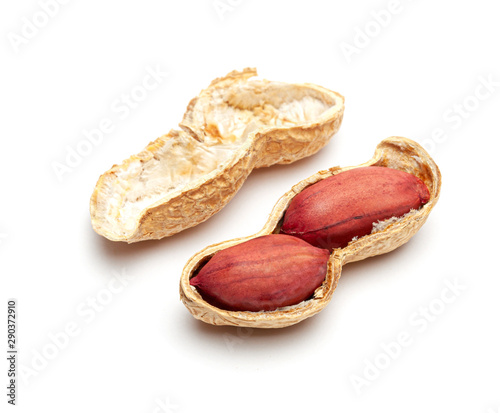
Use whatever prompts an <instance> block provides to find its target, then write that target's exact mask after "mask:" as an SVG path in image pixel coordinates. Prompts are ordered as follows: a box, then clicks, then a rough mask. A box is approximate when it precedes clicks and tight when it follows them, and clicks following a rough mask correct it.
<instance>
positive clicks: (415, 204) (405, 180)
mask: <svg viewBox="0 0 500 413" xmlns="http://www.w3.org/2000/svg"><path fill="white" fill-rule="evenodd" d="M429 197H430V195H429V190H428V188H427V187H426V185H425V184H424V183H423V182H422V181H421V180H420V179H419V178H418V177H416V176H414V175H412V174H409V173H407V172H403V171H399V170H396V169H391V168H387V167H379V166H370V167H361V168H355V169H350V170H348V171H345V172H341V173H339V174H337V175H334V176H332V177H329V178H326V179H324V180H322V181H319V182H318V183H316V184H314V185H311V186H310V187H308V188H306V189H304V190H303V191H302V192H300V193H299V194H298V195H297V196H296V197H294V199H293V200H292V202H291V203H290V206H289V207H288V209H287V211H286V213H285V217H284V221H283V225H282V228H281V233H283V234H288V235H293V236H296V237H298V238H301V239H303V240H305V241H307V242H309V243H310V244H311V245H314V246H316V247H318V248H326V249H328V250H330V251H332V250H333V249H334V248H343V247H345V246H347V244H348V243H349V242H350V241H351V240H352V239H353V238H354V237H362V236H364V235H368V234H370V232H371V231H372V228H373V223H376V222H377V221H382V220H385V219H388V218H391V217H400V216H402V215H404V214H406V213H407V212H409V211H410V210H412V209H418V208H420V206H422V205H423V204H425V203H427V202H428V201H429Z"/></svg>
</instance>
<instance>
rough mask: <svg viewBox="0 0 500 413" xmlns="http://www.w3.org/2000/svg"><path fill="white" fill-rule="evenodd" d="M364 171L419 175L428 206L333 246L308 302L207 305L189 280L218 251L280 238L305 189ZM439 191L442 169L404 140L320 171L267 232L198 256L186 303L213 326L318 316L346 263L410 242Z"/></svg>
mask: <svg viewBox="0 0 500 413" xmlns="http://www.w3.org/2000/svg"><path fill="white" fill-rule="evenodd" d="M361 167H385V168H391V169H396V170H398V171H403V172H407V173H409V174H412V175H414V176H415V177H417V178H419V180H421V181H422V182H423V183H424V184H425V186H426V187H427V189H428V193H427V192H426V195H425V203H423V205H421V206H417V207H416V209H411V210H410V211H409V212H407V213H405V214H404V215H402V216H398V217H391V218H388V219H385V220H382V221H377V222H374V223H373V224H374V225H373V229H372V231H371V233H369V234H367V235H363V236H360V237H353V239H352V240H351V241H350V242H348V243H347V245H346V246H342V247H340V248H333V250H332V252H331V254H330V257H329V260H328V265H327V270H326V277H325V279H324V281H323V283H322V284H321V285H320V286H319V287H318V288H316V290H315V291H314V293H313V294H312V295H311V296H310V297H309V298H308V299H306V300H304V301H302V302H299V303H298V304H294V305H290V306H287V307H282V308H277V309H275V310H272V311H230V310H227V309H222V308H218V307H217V306H216V305H213V304H210V303H209V302H207V301H205V300H204V299H203V297H202V295H201V294H200V292H199V291H198V290H197V288H196V286H195V285H196V283H191V282H190V280H191V279H192V278H193V277H196V276H197V274H198V273H199V272H200V271H201V269H202V268H203V267H204V266H205V264H206V263H207V262H209V261H210V259H211V258H212V257H213V256H214V255H215V254H216V253H217V252H218V251H222V250H225V249H227V248H229V247H232V246H235V245H238V244H241V243H242V242H246V241H249V240H252V239H255V238H258V237H262V236H266V235H269V234H279V233H280V232H281V226H282V224H283V219H284V217H285V214H286V211H287V209H288V207H289V206H290V204H291V203H292V200H293V199H294V198H295V197H296V195H298V194H300V193H301V192H302V191H304V190H305V189H306V188H308V187H311V186H312V185H314V184H316V183H318V182H320V181H324V180H325V179H327V178H330V177H332V176H334V175H337V174H339V173H341V172H344V171H348V170H352V169H355V168H361ZM440 189H441V174H440V172H439V168H438V167H437V165H436V164H435V163H434V161H433V160H432V158H431V157H430V156H429V154H428V153H427V152H426V151H425V150H424V149H423V148H422V147H421V146H420V145H419V144H417V143H416V142H414V141H411V140H409V139H405V138H400V137H391V138H388V139H385V140H383V141H382V142H381V143H379V145H378V146H377V148H376V150H375V154H374V156H373V158H372V159H371V160H369V161H368V162H366V163H364V164H361V165H358V166H355V167H346V168H340V167H335V168H331V169H329V170H326V171H320V172H318V173H317V174H315V175H313V176H311V177H309V178H307V179H304V180H303V181H301V182H299V183H298V184H297V185H295V186H294V187H293V188H292V189H291V190H290V191H289V192H287V193H286V194H285V195H283V196H282V197H281V198H280V199H279V201H278V202H277V203H276V205H275V206H274V208H273V211H272V212H271V214H270V217H269V219H268V221H267V223H266V224H265V225H264V228H262V230H261V231H259V232H258V233H257V234H254V235H251V236H249V237H245V238H237V239H234V240H230V241H225V242H222V243H219V244H215V245H211V246H209V247H207V248H205V249H204V250H202V251H200V252H199V253H197V254H196V255H194V256H193V257H192V258H191V259H190V260H189V261H188V262H187V264H186V266H185V267H184V270H183V272H182V276H181V280H180V295H181V300H182V302H183V303H184V305H185V306H186V307H187V309H188V310H189V311H190V312H191V314H192V315H193V316H194V317H195V318H197V319H199V320H202V321H204V322H206V323H209V324H214V325H233V326H241V327H259V328H279V327H287V326H290V325H293V324H296V323H298V322H300V321H302V320H305V319H306V318H308V317H311V316H313V315H314V314H316V313H318V312H319V311H321V310H322V309H323V308H324V307H325V306H326V305H327V304H328V303H329V302H330V300H331V298H332V294H333V291H334V290H335V288H336V286H337V283H338V281H339V279H340V274H341V271H342V266H343V265H344V264H346V263H349V262H353V261H359V260H363V259H365V258H368V257H372V256H376V255H380V254H384V253H387V252H390V251H392V250H394V249H396V248H398V247H399V246H401V245H403V244H404V243H406V242H407V241H409V240H410V238H411V237H412V236H413V235H415V234H416V233H417V231H418V230H419V229H420V228H421V227H422V225H423V224H424V222H425V221H426V219H427V217H428V215H429V213H430V212H431V210H432V208H433V207H434V205H435V204H436V202H437V201H438V198H439V193H440ZM412 208H413V207H412ZM355 218H357V217H355ZM191 284H195V285H191Z"/></svg>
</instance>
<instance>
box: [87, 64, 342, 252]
mask: <svg viewBox="0 0 500 413" xmlns="http://www.w3.org/2000/svg"><path fill="white" fill-rule="evenodd" d="M256 75H257V72H256V70H255V69H245V70H243V71H241V72H237V71H234V72H231V73H229V74H228V75H227V76H225V77H223V78H220V79H216V80H214V81H213V82H212V83H211V84H210V86H209V87H208V88H207V89H205V90H203V91H202V92H201V93H200V95H199V96H198V97H196V98H194V99H193V100H192V101H191V102H190V103H189V105H188V108H187V111H186V113H185V114H184V118H183V120H182V122H181V123H180V125H179V126H180V128H181V130H171V131H170V132H169V133H168V134H166V135H164V136H162V137H160V138H158V139H157V140H155V141H154V142H152V143H150V144H149V145H148V146H147V147H146V148H145V149H144V150H143V151H142V152H140V153H139V154H137V155H134V156H132V157H130V158H129V159H127V160H125V161H124V162H122V163H121V164H120V165H115V166H113V167H112V168H111V169H110V170H109V171H107V172H105V173H104V174H103V175H101V177H100V178H99V180H98V182H97V185H96V187H95V189H94V192H93V194H92V197H91V200H90V215H91V219H92V225H93V227H94V230H95V231H96V232H97V233H99V234H101V235H103V236H104V237H106V238H108V239H110V240H113V241H125V242H129V243H131V242H136V241H143V240H147V239H160V238H163V237H167V236H170V235H173V234H176V233H177V232H180V231H182V230H184V229H186V228H190V227H192V226H195V225H197V224H199V223H201V222H203V221H205V220H206V219H208V218H210V217H211V216H212V215H213V214H215V213H216V212H218V211H219V210H220V209H221V208H222V207H224V205H226V204H227V203H228V202H229V201H230V200H231V198H232V197H233V196H234V195H235V194H236V192H237V191H238V189H239V188H240V187H241V185H242V184H243V182H244V181H245V179H246V178H247V176H248V175H249V174H250V172H251V171H252V170H253V169H254V168H260V167H264V166H270V165H273V164H286V163H291V162H294V161H296V160H298V159H301V158H304V157H306V156H309V155H312V154H314V153H315V152H317V151H318V150H319V149H321V148H322V147H323V146H324V145H325V144H326V143H327V142H328V140H329V139H330V138H331V137H332V136H333V135H334V134H335V133H336V132H337V130H338V129H339V127H340V124H341V122H342V116H343V113H344V98H343V97H342V96H341V95H340V94H338V93H336V92H332V91H331V90H328V89H325V88H323V87H321V86H316V85H312V84H288V83H282V82H271V81H267V80H258V79H252V77H254V76H256Z"/></svg>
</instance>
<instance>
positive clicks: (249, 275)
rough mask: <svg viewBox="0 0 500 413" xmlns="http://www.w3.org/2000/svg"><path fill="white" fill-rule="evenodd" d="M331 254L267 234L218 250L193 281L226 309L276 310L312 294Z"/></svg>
mask: <svg viewBox="0 0 500 413" xmlns="http://www.w3.org/2000/svg"><path fill="white" fill-rule="evenodd" d="M329 256H330V253H329V252H328V251H327V250H324V249H320V248H316V247H313V246H311V245H309V244H308V243H307V242H305V241H302V240H300V239H298V238H296V237H291V236H288V235H281V234H272V235H265V236H262V237H258V238H254V239H252V240H250V241H246V242H243V243H241V244H238V245H235V246H232V247H229V248H227V249H225V250H221V251H218V252H217V253H216V254H215V255H214V256H213V257H212V258H211V259H210V260H209V261H208V262H207V263H206V264H205V266H203V267H202V269H201V270H200V271H199V273H198V274H197V275H196V276H195V277H193V278H191V280H190V284H191V285H192V286H194V287H196V289H197V290H198V291H199V292H200V294H201V295H202V297H203V299H204V300H205V301H207V302H208V303H210V304H212V305H214V306H216V307H218V308H221V309H225V310H232V311H272V310H275V309H277V308H279V307H285V306H290V305H294V304H298V303H300V302H302V301H304V300H306V299H308V298H309V297H311V296H312V295H313V293H314V290H315V289H316V288H318V287H319V286H320V285H321V284H322V282H323V280H324V279H325V276H326V271H327V263H328V259H329Z"/></svg>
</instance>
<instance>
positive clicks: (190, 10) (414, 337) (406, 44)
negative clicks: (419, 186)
mask: <svg viewBox="0 0 500 413" xmlns="http://www.w3.org/2000/svg"><path fill="white" fill-rule="evenodd" d="M224 5H226V8H223V6H224ZM495 6H497V4H496V2H494V1H487V0H476V1H462V2H457V1H452V0H445V1H432V0H418V1H417V0H414V1H410V0H400V2H399V3H398V2H397V1H396V3H394V0H393V2H390V1H388V0H380V1H342V2H341V1H313V0H308V1H307V2H306V1H290V0H288V1H284V0H283V1H264V0H259V1H256V0H240V1H237V0H232V1H231V0H221V1H219V2H213V1H212V0H206V1H172V0H143V1H140V2H139V1H135V2H132V1H118V0H107V1H97V0H87V1H76V0H73V1H68V2H67V4H65V5H60V6H59V10H56V11H54V9H53V10H52V12H51V13H52V14H53V16H51V17H48V18H44V15H43V13H45V12H43V8H42V7H41V6H40V3H39V2H37V1H34V0H23V1H16V2H3V3H2V6H1V10H0V22H1V30H2V34H3V41H2V42H0V53H1V56H2V57H1V59H2V61H1V62H2V63H1V66H0V71H1V76H0V90H1V92H0V93H1V114H2V115H1V116H2V120H1V123H0V136H1V138H0V154H1V162H0V177H1V178H0V179H1V202H0V212H1V214H0V260H1V267H0V268H1V279H0V283H1V284H0V285H1V294H0V296H1V304H0V311H1V312H3V314H4V315H2V316H1V319H2V323H1V326H2V329H1V334H0V336H1V343H2V344H1V346H0V347H1V348H2V352H3V354H2V359H3V360H5V358H6V357H7V355H6V352H5V349H6V345H7V333H6V322H5V321H6V311H7V310H6V308H7V299H9V298H15V299H17V300H18V319H17V321H18V346H19V354H18V356H19V364H18V374H19V376H18V395H17V403H18V406H17V407H16V409H17V411H19V412H39V411H51V412H74V413H76V412H108V411H110V412H111V411H112V412H134V413H142V412H143V413H148V412H172V411H175V412H200V411H207V412H255V411H269V412H276V411H280V412H299V411H332V412H333V411H341V412H372V411H384V412H401V411H404V412H422V411H428V412H451V411H452V412H456V413H462V412H463V413H465V412H467V413H493V412H494V413H497V412H499V411H500V410H499V409H500V392H499V389H500V376H499V371H500V356H499V351H498V349H499V348H500V336H499V320H498V318H499V314H500V300H499V298H498V297H499V293H498V291H499V289H500V277H499V275H500V274H499V271H498V260H497V258H498V256H499V254H498V251H497V250H498V233H499V232H500V226H499V220H498V214H499V212H498V195H497V194H498V175H499V174H498V161H497V160H498V156H499V153H500V145H499V143H498V142H499V137H500V136H499V134H500V127H499V122H498V119H499V109H500V58H499V56H500V55H499V39H500V26H499V24H498V15H499V10H498V8H496V7H495ZM389 9H390V10H391V11H390V12H389V11H388V10H389ZM384 11H385V12H384ZM388 13H389V14H388ZM46 16H47V15H45V17H46ZM381 16H382V17H381ZM382 18H384V19H385V20H383V25H382V24H381V23H380V22H379V21H382V20H381V19H382ZM37 19H38V20H37ZM34 20H35V22H36V24H37V25H39V26H42V25H43V26H44V27H40V28H38V29H37V28H36V27H35V30H37V31H36V32H35V33H34V34H33V31H32V32H30V31H29V29H27V28H26V27H25V26H27V25H29V24H30V23H29V22H33V21H34ZM27 22H28V23H27ZM23 27H24V29H23ZM23 30H24V34H27V35H28V36H24V37H23V39H24V41H22V40H21V41H20V40H19V38H20V37H21V36H23ZM361 32H368V33H369V34H368V35H366V34H365V35H362V34H360V33H361ZM16 36H17V37H16ZM28 37H30V38H29V39H28ZM19 42H21V43H19ZM349 45H350V46H349ZM349 47H351V49H349V50H350V52H346V51H345V50H347V48H349ZM353 48H356V49H355V53H354V52H353V50H354V49H353ZM343 50H344V51H343ZM157 66H158V67H160V68H161V70H163V71H164V72H168V76H165V77H164V78H163V79H162V82H161V83H159V84H158V87H157V88H156V89H155V90H152V91H150V92H148V95H147V97H146V98H145V99H144V100H143V101H142V102H140V103H139V104H138V105H137V107H136V108H134V109H133V110H131V111H130V113H129V114H128V115H127V116H125V117H124V119H121V118H120V117H119V115H118V114H117V113H116V112H113V110H112V109H111V105H112V104H113V102H114V101H115V100H116V99H119V98H120V96H121V94H122V93H130V91H131V89H133V88H134V87H136V86H137V85H140V84H141V83H142V80H143V78H144V76H145V75H146V73H147V68H148V67H150V68H155V67H157ZM247 66H251V67H257V69H258V70H259V74H260V75H261V76H262V77H263V78H267V79H270V80H280V81H287V82H311V83H317V84H320V85H322V86H325V87H327V88H330V89H333V90H336V91H338V92H340V93H341V94H343V95H344V96H345V97H346V109H345V116H344V122H343V124H342V126H341V129H340V132H339V133H338V134H337V135H335V136H334V137H333V139H332V140H331V141H330V143H329V144H328V145H327V146H326V147H325V148H324V149H323V150H322V151H320V152H319V153H318V154H316V155H314V156H312V157H310V158H307V159H304V160H302V161H299V162H296V163H294V164H292V165H288V166H274V167H270V168H267V169H263V170H257V171H254V172H253V173H252V174H251V176H250V177H249V178H248V180H247V182H246V183H245V185H244V186H243V188H242V189H241V190H240V191H239V193H238V194H237V195H236V196H235V197H234V199H233V200H232V201H231V202H230V203H229V204H228V205H227V206H226V207H225V208H224V209H223V210H222V211H221V212H220V213H219V214H217V215H216V216H214V217H213V218H211V219H210V220H208V221H207V222H205V223H203V224H201V225H199V226H197V227H195V228H193V229H190V230H187V231H184V232H183V233H181V234H178V235H176V236H173V237H171V238H167V239H164V240H161V241H149V242H142V243H138V244H133V245H127V244H122V243H113V242H110V241H107V240H106V239H104V238H102V237H100V236H99V235H97V234H96V233H94V231H93V230H92V227H91V225H90V219H89V212H88V204H89V198H90V195H91V193H92V190H93V187H94V185H95V183H96V181H97V179H98V177H99V175H100V174H101V173H103V172H104V171H106V170H107V169H108V168H109V167H111V165H113V164H114V163H119V162H121V161H122V160H123V159H125V158H127V157H129V156H130V155H132V154H134V153H137V152H139V151H140V150H141V149H142V148H143V147H144V146H145V145H146V144H147V143H148V142H150V141H152V140H154V139H156V138H157V137H158V136H160V135H162V134H164V133H166V132H168V130H170V129H171V128H175V127H176V126H177V123H178V122H179V121H180V120H181V118H182V115H183V113H184V110H185V108H186V105H187V103H188V102H189V100H190V99H191V98H193V97H194V96H196V95H197V94H198V93H199V91H200V90H201V89H203V88H205V87H206V86H207V85H208V84H209V82H210V81H211V80H212V79H213V78H216V77H219V76H222V75H225V74H226V73H227V72H229V71H231V70H233V69H242V68H244V67H247ZM482 82H490V86H489V89H490V90H489V91H488V89H487V88H486V87H484V86H481V85H482ZM460 111H461V112H460ZM459 113H461V114H459ZM103 119H110V120H111V121H112V123H113V125H114V129H113V131H112V132H111V133H107V134H106V135H105V136H104V139H103V141H102V143H100V144H98V145H94V146H93V147H92V149H91V153H90V154H88V155H86V156H84V157H83V158H82V159H81V160H80V162H79V163H78V165H76V166H75V167H73V168H72V169H71V172H67V173H65V174H64V175H63V176H62V178H61V180H59V179H58V176H57V175H56V173H55V172H54V170H53V165H54V162H59V163H65V159H66V157H67V154H68V151H70V150H71V149H75V148H76V147H77V145H82V144H81V143H80V142H81V141H82V140H84V139H85V138H84V135H83V130H91V129H94V128H96V127H98V126H99V122H101V121H102V120H103ZM440 130H441V132H440ZM393 135H398V136H405V137H408V138H411V139H414V140H416V141H418V142H420V143H421V144H423V145H425V147H426V148H427V149H428V150H429V152H430V153H431V155H432V156H433V157H434V159H435V160H436V162H437V164H438V165H439V167H440V168H441V172H442V175H443V186H442V195H441V199H440V200H439V202H438V204H437V206H436V207H435V209H434V210H433V212H432V213H431V215H430V217H429V219H428V221H427V223H426V224H425V225H424V227H423V228H422V229H421V231H420V232H419V233H418V234H417V235H416V236H415V237H414V238H413V239H412V240H411V241H410V242H409V243H408V244H406V245H405V246H403V247H401V248H399V249H398V250H397V251H394V252H392V253H390V254H386V255H384V256H380V257H377V258H372V259H369V260H366V261H363V262H360V263H354V264H350V265H347V266H346V267H345V268H344V270H343V275H342V278H341V280H340V283H339V285H338V288H337V290H336V291H335V293H334V296H333V300H332V301H331V303H330V304H329V305H328V306H327V308H326V309H325V310H324V311H323V312H321V313H320V314H318V315H317V316H315V317H313V318H311V319H309V320H307V321H305V322H302V323H300V324H298V325H296V326H293V327H288V328H285V329H281V330H274V331H266V330H248V329H236V328H229V327H214V326H210V325H206V324H204V323H202V322H200V321H197V320H195V319H194V318H193V317H192V316H191V315H190V314H189V313H188V311H187V310H186V309H185V308H184V306H183V305H182V303H181V302H180V300H179V293H178V283H179V278H180V274H181V271H182V268H183V266H184V264H185V263H186V261H187V260H188V258H189V257H190V256H191V255H193V254H194V253H195V252H197V251H199V250H200V249H202V248H204V247H206V246H207V245H209V244H213V243H216V242H220V241H223V240H227V239H231V238H235V237H239V236H245V235H249V234H252V233H255V232H257V231H258V230H259V229H260V228H261V227H262V225H263V224H264V223H265V221H266V219H267V217H268V214H269V212H270V211H271V209H272V207H273V205H274V204H275V202H276V201H277V200H278V198H279V197H280V196H281V195H282V194H284V193H285V192H286V191H287V190H288V189H290V187H291V186H292V185H294V184H295V183H297V182H299V181H300V180H302V179H304V178H306V177H308V176H310V175H312V174H313V173H316V172H317V171H319V170H321V169H326V168H329V167H332V166H335V165H341V166H349V165H357V164H360V163H363V162H365V161H367V160H368V159H370V158H371V157H372V155H373V151H374V149H375V147H376V145H377V143H378V142H380V141H381V140H382V139H384V138H386V137H389V136H393ZM117 273H121V274H125V275H126V277H127V278H125V280H126V281H125V283H127V285H126V286H125V287H124V288H123V289H121V291H119V292H118V293H115V294H113V295H111V298H109V297H110V294H109V293H108V292H107V291H109V290H108V288H109V287H108V285H109V282H110V281H111V280H112V279H113V277H115V276H116V274H117ZM114 274H115V275H114ZM447 283H448V284H450V283H454V284H457V285H459V286H460V287H459V288H460V289H459V291H458V292H456V293H452V292H450V291H447V292H446V294H448V295H447V296H448V297H452V299H451V300H447V301H453V302H449V303H448V304H443V302H440V300H441V298H440V297H441V293H442V292H443V290H446V289H447V288H448V287H447ZM113 285H114V284H113ZM104 298H106V299H109V301H110V302H106V304H105V305H102V302H101V305H100V306H99V307H97V308H99V311H97V310H92V307H91V306H90V304H89V303H90V300H92V299H97V300H98V301H97V304H98V305H99V300H101V301H102V300H103V299H104ZM429 306H430V307H429ZM426 308H430V310H429V311H430V317H429V318H431V317H432V319H433V321H432V322H430V321H428V322H426V321H424V320H425V318H424V316H423V315H420V314H421V313H419V311H423V310H425V309H426ZM433 313H434V314H433ZM437 313H439V314H437ZM68 325H69V326H70V327H69V328H70V329H71V328H73V330H72V332H73V336H72V337H69V338H65V335H66V333H64V331H65V329H66V328H67V327H68ZM402 332H406V333H408V335H409V341H410V344H409V345H407V346H405V347H404V348H402V349H401V350H400V351H399V352H396V350H394V353H393V354H392V358H390V359H389V358H388V357H389V356H384V355H383V354H387V350H384V345H386V346H385V347H386V348H387V346H390V343H391V342H394V341H395V340H397V339H398V336H399V335H400V333H402ZM54 341H56V342H58V343H59V344H58V346H57V347H56V345H55V344H54ZM394 348H395V347H394V346H393V349H394ZM384 352H385V353H384ZM375 362H376V363H377V364H378V365H379V367H380V366H381V368H380V369H378V368H377V367H375V368H376V369H377V371H375V370H374V369H373V367H372V368H371V370H370V368H368V367H366V366H368V365H370V363H375ZM1 366H2V371H0V377H1V379H0V381H1V388H2V392H1V393H2V397H1V404H0V406H1V407H0V410H1V411H2V412H3V411H7V409H6V405H7V398H6V392H7V391H6V389H5V387H6V386H7V363H6V362H3V363H1ZM382 367H383V368H382ZM356 377H357V378H358V379H364V380H366V382H363V384H362V385H359V384H358V385H355V384H353V380H355V378H356ZM7 407H10V406H7ZM4 409H5V410H4Z"/></svg>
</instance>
